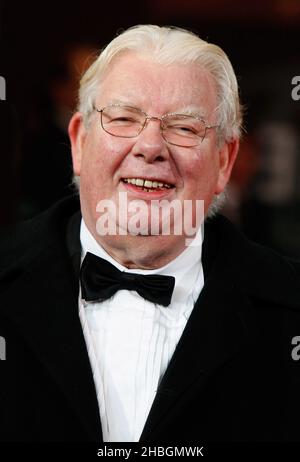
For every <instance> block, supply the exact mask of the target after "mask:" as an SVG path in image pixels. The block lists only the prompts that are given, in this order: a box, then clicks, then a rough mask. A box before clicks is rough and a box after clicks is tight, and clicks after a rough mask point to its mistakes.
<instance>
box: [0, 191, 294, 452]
mask: <svg viewBox="0 0 300 462" xmlns="http://www.w3.org/2000/svg"><path fill="white" fill-rule="evenodd" d="M79 225H80V212H79V203H78V199H76V198H69V199H67V200H63V201H61V202H59V203H57V204H56V205H55V206H54V207H52V208H51V209H50V210H49V211H47V212H45V213H43V214H41V215H40V216H38V217H36V218H34V219H33V220H30V221H27V222H24V223H22V224H19V225H18V226H17V228H16V229H13V230H10V231H9V232H7V233H3V235H2V236H1V252H0V266H1V268H0V303H1V305H0V336H2V337H4V339H5V342H6V360H5V361H1V363H0V366H1V370H0V377H1V379H0V440H1V441H34V442H35V441H65V442H70V441H82V442H85V441H95V442H101V441H102V433H101V423H100V418H99V410H98V402H97V398H96V392H95V386H94V382H93V375H92V371H91V367H90V362H89V357H88V353H87V349H86V344H85V340H84V336H83V332H82V328H81V323H80V320H79V316H78V271H79V263H80V241H79ZM203 267H204V275H205V285H204V288H203V290H202V292H201V294H200V296H199V299H198V300H197V302H196V305H195V307H194V310H193V312H192V314H191V316H190V318H189V320H188V322H187V325H186V328H185V330H184V332H183V334H182V337H181V339H180V341H179V343H178V345H177V348H176V350H175V352H174V355H173V357H172V359H171V361H170V363H169V366H168V368H167V370H166V373H165V374H164V376H163V378H162V380H161V382H160V384H159V387H158V390H157V394H156V398H155V401H154V403H153V406H152V408H151V411H150V414H149V416H148V419H147V422H146V424H145V427H144V430H143V432H142V435H141V441H142V442H149V443H150V442H159V443H164V442H168V443H170V442H174V443H177V444H178V443H180V442H191V441H202V442H204V441H277V440H278V441H281V440H294V441H295V440H297V441H299V440H300V428H299V427H300V423H299V415H300V400H299V390H300V361H298V362H297V361H295V360H294V359H293V358H292V354H291V352H292V349H293V345H292V339H293V337H295V336H300V279H299V275H297V274H296V271H295V268H294V265H293V264H292V263H291V262H289V261H288V260H287V259H285V258H284V257H281V256H280V255H278V254H276V253H275V252H273V251H271V250H269V249H267V248H265V247H261V246H259V245H257V244H255V243H253V242H250V241H248V240H247V239H246V238H245V237H244V236H243V235H242V234H241V233H240V232H239V231H237V230H236V229H235V227H234V226H233V225H232V224H231V223H230V222H229V221H228V220H226V219H225V218H224V217H222V216H220V215H219V216H217V217H216V218H214V219H210V220H207V223H206V225H205V239H204V245H203ZM166 309H167V308H166Z"/></svg>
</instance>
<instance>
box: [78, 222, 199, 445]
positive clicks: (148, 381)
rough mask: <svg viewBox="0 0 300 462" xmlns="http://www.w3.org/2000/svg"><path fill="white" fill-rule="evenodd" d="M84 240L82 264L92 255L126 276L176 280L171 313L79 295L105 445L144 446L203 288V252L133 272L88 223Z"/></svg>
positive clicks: (137, 302) (131, 301) (119, 295)
mask: <svg viewBox="0 0 300 462" xmlns="http://www.w3.org/2000/svg"><path fill="white" fill-rule="evenodd" d="M80 240H81V246H82V260H83V258H84V256H85V254H86V253H87V252H91V253H93V254H95V255H97V256H99V257H101V258H104V259H106V260H107V261H109V262H110V263H112V264H113V265H115V266H116V267H117V268H118V269H119V270H121V271H127V272H129V273H139V274H157V273H158V274H164V275H168V276H174V277H175V287H174V291H173V295H172V300H171V304H170V305H169V306H168V307H164V306H161V305H158V304H154V303H152V302H149V301H147V300H144V299H143V298H142V297H141V296H140V295H138V293H137V292H135V291H129V290H120V291H118V292H116V294H115V295H113V296H112V297H111V298H110V299H108V300H106V301H103V302H101V303H99V302H88V303H87V302H85V301H84V300H82V298H81V291H79V314H80V319H81V324H82V327H83V332H84V336H85V341H86V344H87V349H88V354H89V358H90V362H91V367H92V370H93V374H94V381H95V387H96V392H97V398H98V403H99V410H100V419H101V425H102V433H103V441H104V442H116V441H117V442H124V441H139V438H140V436H141V433H142V430H143V428H144V425H145V422H146V420H147V417H148V414H149V411H150V408H151V405H152V403H153V400H154V398H155V394H156V390H157V387H158V385H159V382H160V380H161V378H162V376H163V374H164V373H165V371H166V369H167V366H168V364H169V362H170V359H171V357H172V355H173V353H174V350H175V348H176V345H177V343H178V341H179V339H180V337H181V335H182V332H183V330H184V328H185V325H186V323H187V320H188V318H189V316H190V314H191V312H192V310H193V307H194V304H195V301H196V300H197V298H198V296H199V294H200V292H201V290H202V288H203V285H204V277H203V268H202V264H201V251H202V246H201V245H198V246H189V247H186V249H185V250H184V251H183V252H182V253H181V254H180V255H179V256H178V257H177V258H175V259H174V260H173V261H171V262H170V263H168V264H167V265H165V266H163V267H162V268H157V269H153V270H138V269H132V270H131V269H128V268H126V267H124V266H122V265H120V263H118V262H117V261H115V260H114V259H113V258H112V257H111V256H110V255H109V254H108V253H107V252H106V251H105V250H104V249H103V248H102V247H101V246H100V245H99V244H98V243H97V241H96V240H95V239H94V237H93V236H92V234H91V233H90V232H89V230H88V228H87V226H86V225H85V223H84V221H83V220H82V222H81V229H80ZM201 242H202V241H201ZM99 439H100V436H99Z"/></svg>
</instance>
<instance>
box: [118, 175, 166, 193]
mask: <svg viewBox="0 0 300 462" xmlns="http://www.w3.org/2000/svg"><path fill="white" fill-rule="evenodd" d="M124 181H125V182H126V183H130V184H134V185H136V186H141V187H142V188H143V189H144V190H148V189H149V188H168V189H169V188H171V185H169V184H167V183H161V182H158V181H151V180H143V179H142V178H124Z"/></svg>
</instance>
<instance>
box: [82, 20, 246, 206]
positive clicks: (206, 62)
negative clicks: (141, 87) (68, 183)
mask: <svg viewBox="0 0 300 462" xmlns="http://www.w3.org/2000/svg"><path fill="white" fill-rule="evenodd" d="M130 51H133V52H135V53H137V54H141V55H145V54H147V55H148V56H150V57H151V60H153V61H155V62H158V63H160V64H162V65H166V66H167V65H170V64H185V65H186V64H192V63H197V64H199V65H200V66H202V67H203V68H204V69H206V70H207V71H208V72H209V73H210V75H211V76H212V77H213V79H214V82H215V86H216V92H217V107H216V108H215V114H216V124H217V125H219V129H218V140H219V143H220V142H221V140H222V142H224V141H225V140H226V141H230V140H231V139H232V138H239V137H240V135H241V127H242V106H241V104H240V99H239V92H238V83H237V79H236V76H235V73H234V70H233V67H232V65H231V63H230V61H229V59H228V57H227V55H226V53H225V52H224V51H223V50H222V49H221V48H220V47H219V46H217V45H214V44H212V43H209V42H206V41H205V40H202V39H201V38H199V37H198V36H197V35H196V34H194V33H193V32H190V31H187V30H185V29H181V28H177V27H160V26H156V25H138V26H134V27H131V28H129V29H127V30H125V31H124V32H122V33H121V34H120V35H118V36H117V37H115V38H114V39H113V40H112V41H111V42H110V43H109V44H108V45H107V46H106V47H105V48H104V49H103V51H102V52H101V53H100V54H99V56H98V58H97V59H96V60H95V61H94V62H93V64H92V65H91V66H90V67H89V68H88V70H87V71H86V72H85V74H84V75H83V76H82V78H81V81H80V90H79V104H78V110H79V111H80V112H81V113H82V116H83V121H84V124H85V126H86V127H88V123H89V117H90V115H91V113H92V112H93V108H94V103H95V99H96V95H97V93H98V92H99V90H100V91H101V81H102V79H103V78H104V76H105V74H106V72H107V71H108V70H109V66H110V65H111V64H112V61H113V60H114V59H115V58H116V57H118V56H120V55H121V54H124V53H126V52H130ZM75 184H77V185H78V179H77V180H76V179H75ZM221 202H224V194H223V193H221V194H220V195H219V196H216V197H215V198H214V201H213V203H212V204H211V206H210V211H209V214H210V215H213V214H215V213H216V210H217V209H218V208H219V204H221Z"/></svg>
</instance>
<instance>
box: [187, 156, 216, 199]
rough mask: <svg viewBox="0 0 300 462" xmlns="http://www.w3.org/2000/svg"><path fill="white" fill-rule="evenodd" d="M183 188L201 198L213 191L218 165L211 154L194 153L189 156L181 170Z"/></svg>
mask: <svg viewBox="0 0 300 462" xmlns="http://www.w3.org/2000/svg"><path fill="white" fill-rule="evenodd" d="M183 178H184V179H185V181H184V183H185V185H184V187H185V189H186V190H189V191H191V193H193V192H194V193H196V195H197V196H201V193H202V194H203V193H205V192H207V193H210V192H211V191H213V190H214V187H215V184H216V182H217V179H218V163H217V161H216V156H215V153H213V152H199V151H198V152H196V153H194V154H193V155H191V156H190V158H189V161H188V162H186V163H185V165H184V169H183Z"/></svg>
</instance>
